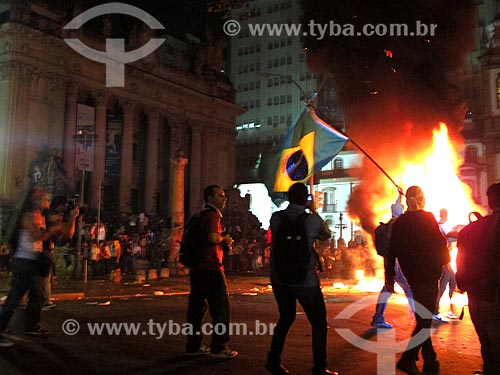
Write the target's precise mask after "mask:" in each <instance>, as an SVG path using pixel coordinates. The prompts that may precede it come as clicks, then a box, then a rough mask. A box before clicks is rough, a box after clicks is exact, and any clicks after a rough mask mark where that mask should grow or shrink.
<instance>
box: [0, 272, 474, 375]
mask: <svg viewBox="0 0 500 375" xmlns="http://www.w3.org/2000/svg"><path fill="white" fill-rule="evenodd" d="M228 282H229V286H230V292H231V304H232V319H231V320H232V322H233V323H237V324H236V325H235V326H234V327H232V328H234V330H233V334H232V337H231V342H230V346H231V348H233V349H234V350H237V351H238V352H239V353H240V355H239V356H238V357H237V358H235V359H231V360H223V359H218V358H214V357H211V356H210V355H208V356H201V357H192V356H186V355H185V354H184V343H185V337H184V335H183V333H185V329H187V327H186V326H185V325H183V324H184V323H185V312H186V307H187V290H188V280H187V278H186V277H183V278H177V279H171V280H169V282H168V286H165V284H162V283H158V284H157V285H150V286H148V287H146V288H142V289H147V290H149V294H147V293H136V296H133V295H127V296H125V295H124V293H122V296H116V295H111V296H108V297H106V296H101V297H86V298H84V299H79V300H59V301H56V302H57V307H56V308H55V309H54V310H51V311H44V314H43V323H44V326H45V327H46V328H47V329H49V330H50V331H51V333H52V334H51V335H50V336H49V337H48V338H37V337H31V336H26V335H23V334H22V333H21V332H22V324H21V322H20V319H19V317H18V318H16V319H14V321H13V322H12V324H11V326H12V331H13V332H12V335H11V337H12V338H14V339H15V341H16V343H17V345H16V346H15V347H14V348H10V349H2V350H1V351H0V368H1V374H2V375H3V374H5V375H10V374H52V375H53V374H57V375H63V374H72V375H76V374H87V375H88V374H97V373H99V374H121V375H126V374H151V375H152V374H193V375H197V374H200V375H201V374H204V375H206V374H229V373H234V374H267V372H266V370H264V368H263V365H264V362H265V358H266V354H267V350H268V348H269V344H270V334H269V331H270V330H271V329H272V327H273V323H275V321H276V318H277V308H276V304H275V301H274V297H273V295H272V292H271V290H270V289H269V288H268V285H267V278H265V277H262V278H254V277H238V278H236V277H229V279H228ZM107 283H111V282H108V281H106V282H104V281H103V282H102V284H100V285H98V284H95V285H92V288H97V287H101V288H102V291H105V290H106V285H108V284H107ZM323 285H324V286H325V287H324V294H325V300H326V305H327V311H328V321H329V336H328V340H329V341H328V356H329V365H330V368H331V369H332V370H335V371H338V372H339V374H341V375H359V374H373V375H375V374H377V375H388V374H391V373H392V374H396V373H398V374H399V372H396V370H395V358H399V354H396V355H395V357H394V354H390V353H388V352H387V349H388V348H389V349H390V348H392V347H394V345H391V344H390V342H391V340H392V342H394V339H395V340H396V341H397V342H399V341H402V340H405V339H407V338H408V337H409V336H410V333H411V330H412V329H413V318H412V316H411V314H410V313H409V311H408V307H407V301H406V299H405V297H404V295H402V294H398V295H395V296H393V297H392V298H391V299H390V301H389V306H388V310H387V313H386V319H387V321H388V322H390V323H392V324H393V325H394V327H395V328H394V329H392V330H379V331H378V332H377V330H375V329H372V328H371V327H370V325H369V323H370V321H371V318H372V315H373V309H374V306H373V305H372V306H369V307H365V308H362V307H363V306H362V304H361V301H363V300H364V299H366V298H368V299H371V300H373V301H374V300H375V299H376V297H377V293H375V292H366V291H359V290H356V289H355V288H354V287H349V288H347V287H337V288H334V287H333V286H332V285H333V283H332V281H331V280H323ZM94 292H95V293H96V294H98V293H97V292H96V291H94ZM89 294H90V293H89ZM346 308H349V309H348V310H352V313H351V312H350V313H349V314H351V315H352V317H350V318H349V319H340V318H337V315H338V314H339V313H341V312H343V314H344V315H345V314H346V311H348V310H346ZM357 310H359V311H357ZM207 322H209V320H207ZM108 323H109V324H108ZM103 324H104V325H103ZM106 324H107V325H106ZM111 324H114V325H111ZM206 328H207V329H210V328H212V327H210V326H208V325H207V327H206ZM345 328H347V329H349V330H350V331H352V333H353V334H354V335H356V336H358V337H357V340H358V341H359V342H354V343H352V342H348V341H346V340H345V339H344V338H343V337H341V333H342V331H341V329H345ZM435 328H436V331H435V332H434V334H433V342H434V345H435V347H436V351H437V353H438V359H439V360H440V361H441V369H442V370H441V374H445V375H448V374H449V375H455V374H469V375H471V374H473V372H474V371H475V370H480V369H481V357H480V351H479V343H478V340H477V336H476V334H475V331H474V328H473V326H472V323H471V321H470V317H469V315H468V313H467V309H466V314H465V318H464V320H463V321H458V320H457V321H451V322H450V323H448V324H442V323H441V324H437V325H435ZM183 329H184V331H183ZM245 329H246V331H245ZM344 332H345V331H344ZM364 340H369V342H370V343H371V344H376V343H378V344H379V345H378V346H375V347H376V349H375V350H376V351H379V352H383V353H382V354H381V355H380V358H379V365H380V363H382V366H381V367H379V370H378V371H377V355H376V354H375V353H370V352H368V351H366V350H363V349H360V348H359V346H360V345H363V343H366V341H364ZM204 342H205V343H206V344H209V340H208V339H207V338H205V341H204ZM354 344H356V345H354ZM368 346H370V345H368ZM370 347H373V346H370ZM389 352H390V350H389ZM283 363H284V365H285V366H286V367H287V368H288V369H289V370H290V371H291V373H292V374H310V372H311V371H310V370H311V368H312V350H311V336H310V326H309V323H308V322H307V319H306V317H305V315H304V314H303V312H302V310H301V309H300V308H299V309H298V310H297V319H296V322H295V324H294V326H293V327H292V329H291V330H290V333H289V335H288V339H287V343H286V346H285V352H284V354H283ZM387 363H389V364H390V365H391V366H390V367H389V368H388V367H387ZM420 365H421V363H420Z"/></svg>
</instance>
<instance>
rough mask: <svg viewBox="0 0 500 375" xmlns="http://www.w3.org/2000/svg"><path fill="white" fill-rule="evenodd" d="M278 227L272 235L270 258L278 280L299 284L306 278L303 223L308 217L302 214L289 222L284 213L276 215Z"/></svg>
mask: <svg viewBox="0 0 500 375" xmlns="http://www.w3.org/2000/svg"><path fill="white" fill-rule="evenodd" d="M277 215H279V217H280V225H279V227H278V228H277V229H276V231H275V233H272V255H271V256H272V257H273V261H274V265H275V268H276V272H277V276H278V280H279V281H280V282H282V283H284V284H299V283H301V282H303V281H304V280H305V279H306V277H307V270H308V267H309V259H310V253H309V249H308V248H307V235H306V230H305V226H304V222H305V220H306V219H307V217H308V216H309V214H308V213H306V212H304V213H303V214H301V215H300V216H299V217H298V218H297V219H296V220H294V221H291V220H290V218H289V217H288V215H287V214H286V212H285V211H280V212H278V213H277Z"/></svg>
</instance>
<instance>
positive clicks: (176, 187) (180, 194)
mask: <svg viewBox="0 0 500 375" xmlns="http://www.w3.org/2000/svg"><path fill="white" fill-rule="evenodd" d="M183 156H184V153H183V152H182V151H181V150H178V151H177V152H176V155H175V158H174V159H171V160H170V165H171V166H172V177H173V178H172V188H171V191H172V235H171V236H170V256H169V258H168V266H169V268H170V273H172V274H178V273H179V272H178V270H179V268H182V266H180V265H179V263H178V262H177V260H178V258H179V248H180V240H181V237H182V228H183V227H184V170H185V168H186V164H187V162H188V159H186V158H184V157H183Z"/></svg>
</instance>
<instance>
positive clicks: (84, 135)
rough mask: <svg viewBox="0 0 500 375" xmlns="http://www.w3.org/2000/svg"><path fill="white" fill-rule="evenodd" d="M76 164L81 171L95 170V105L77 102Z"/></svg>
mask: <svg viewBox="0 0 500 375" xmlns="http://www.w3.org/2000/svg"><path fill="white" fill-rule="evenodd" d="M75 139H76V152H75V166H76V168H78V169H79V170H80V171H87V172H92V171H93V170H94V153H95V152H94V150H95V142H94V140H95V107H92V106H88V105H85V104H80V103H78V104H77V107H76V135H75Z"/></svg>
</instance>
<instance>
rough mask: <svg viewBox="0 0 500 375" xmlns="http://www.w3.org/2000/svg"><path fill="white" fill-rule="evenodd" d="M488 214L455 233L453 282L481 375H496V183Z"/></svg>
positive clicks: (499, 329)
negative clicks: (472, 333) (463, 303)
mask: <svg viewBox="0 0 500 375" xmlns="http://www.w3.org/2000/svg"><path fill="white" fill-rule="evenodd" d="M487 195H488V205H489V206H490V208H491V210H492V213H491V215H488V216H485V217H484V218H483V219H480V220H477V221H475V222H472V223H470V224H469V225H467V226H466V227H465V228H463V229H462V230H461V231H460V232H459V234H458V243H457V246H458V254H457V274H456V278H457V283H458V287H459V288H460V289H461V290H464V291H467V295H468V297H469V313H470V317H471V319H472V323H474V328H475V329H476V333H477V335H478V337H479V341H480V342H481V356H482V358H483V375H497V374H500V358H499V353H500V295H499V291H500V252H499V250H498V249H499V246H500V183H496V184H493V185H491V186H490V187H489V188H488V191H487Z"/></svg>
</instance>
